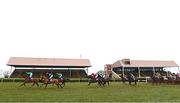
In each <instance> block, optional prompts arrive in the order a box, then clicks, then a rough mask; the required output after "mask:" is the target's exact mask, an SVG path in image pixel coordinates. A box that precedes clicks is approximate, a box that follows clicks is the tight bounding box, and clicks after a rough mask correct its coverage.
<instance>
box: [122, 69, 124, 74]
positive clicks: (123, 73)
mask: <svg viewBox="0 0 180 103" xmlns="http://www.w3.org/2000/svg"><path fill="white" fill-rule="evenodd" d="M122 75H123V76H124V67H122Z"/></svg>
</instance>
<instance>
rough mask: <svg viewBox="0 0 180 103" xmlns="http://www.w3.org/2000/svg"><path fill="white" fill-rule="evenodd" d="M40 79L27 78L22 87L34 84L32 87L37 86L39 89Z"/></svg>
mask: <svg viewBox="0 0 180 103" xmlns="http://www.w3.org/2000/svg"><path fill="white" fill-rule="evenodd" d="M38 82H39V78H31V79H30V78H25V80H24V82H23V83H22V84H21V85H20V87H21V86H26V83H33V84H32V86H34V85H35V84H36V85H37V86H38V87H39V84H38Z"/></svg>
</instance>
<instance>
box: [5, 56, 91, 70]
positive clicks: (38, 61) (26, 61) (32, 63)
mask: <svg viewBox="0 0 180 103" xmlns="http://www.w3.org/2000/svg"><path fill="white" fill-rule="evenodd" d="M7 65H9V66H14V67H69V68H85V67H90V66H91V64H90V61H89V59H64V58H31V57H11V58H10V59H9V61H8V63H7Z"/></svg>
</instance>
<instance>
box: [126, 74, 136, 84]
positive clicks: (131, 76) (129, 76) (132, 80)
mask: <svg viewBox="0 0 180 103" xmlns="http://www.w3.org/2000/svg"><path fill="white" fill-rule="evenodd" d="M127 80H128V82H129V85H131V82H134V84H135V85H136V84H137V81H138V79H137V78H136V77H135V76H134V75H133V74H132V73H129V75H128V76H127Z"/></svg>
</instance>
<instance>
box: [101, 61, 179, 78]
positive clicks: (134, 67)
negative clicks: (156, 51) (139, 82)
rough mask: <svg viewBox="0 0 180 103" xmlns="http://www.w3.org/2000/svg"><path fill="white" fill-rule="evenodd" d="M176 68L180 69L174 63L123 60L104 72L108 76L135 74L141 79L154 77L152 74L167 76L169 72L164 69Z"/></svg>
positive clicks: (111, 65)
mask: <svg viewBox="0 0 180 103" xmlns="http://www.w3.org/2000/svg"><path fill="white" fill-rule="evenodd" d="M174 67H175V68H179V66H178V65H177V64H176V63H175V62H174V61H155V60H130V59H122V60H118V61H116V62H115V63H113V64H106V65H105V68H104V70H105V71H106V75H108V74H109V73H116V74H117V75H126V74H129V73H133V74H134V75H136V76H137V77H139V78H140V77H149V76H152V74H153V73H155V72H159V73H161V74H162V75H166V73H167V72H166V71H165V70H164V69H165V68H172V69H174ZM111 71H112V72H111Z"/></svg>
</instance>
